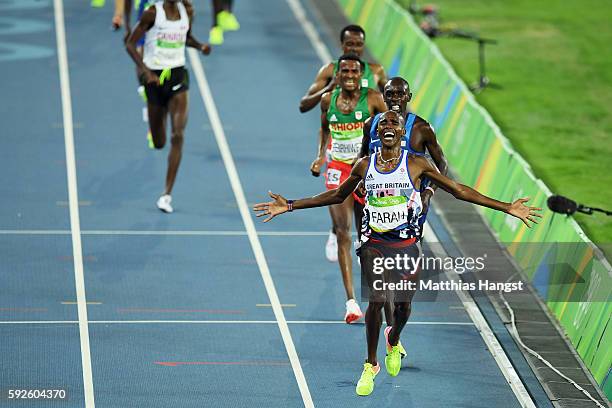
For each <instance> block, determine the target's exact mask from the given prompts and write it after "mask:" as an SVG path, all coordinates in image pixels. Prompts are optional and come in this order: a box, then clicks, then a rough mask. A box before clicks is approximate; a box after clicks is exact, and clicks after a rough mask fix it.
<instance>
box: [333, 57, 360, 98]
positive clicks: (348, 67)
mask: <svg viewBox="0 0 612 408" xmlns="http://www.w3.org/2000/svg"><path fill="white" fill-rule="evenodd" d="M338 75H339V80H340V87H341V88H342V89H344V90H345V91H354V90H356V89H359V84H360V82H361V64H360V63H359V61H353V60H343V61H341V62H340V67H339V69H338Z"/></svg>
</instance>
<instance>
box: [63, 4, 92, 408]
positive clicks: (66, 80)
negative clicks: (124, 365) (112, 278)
mask: <svg viewBox="0 0 612 408" xmlns="http://www.w3.org/2000/svg"><path fill="white" fill-rule="evenodd" d="M53 9H54V15H55V33H56V41H57V60H58V65H59V76H60V87H61V95H62V114H63V119H64V121H63V124H64V142H65V146H66V173H67V176H68V203H69V209H70V233H71V235H72V255H73V259H74V279H75V286H76V295H77V296H76V297H77V303H78V305H77V308H78V318H79V337H80V339H81V363H82V366H83V391H84V394H85V407H86V408H94V407H95V403H94V389H93V378H92V371H91V353H90V350H89V327H88V325H87V299H86V297H85V279H84V277H83V249H82V247H81V223H80V220H79V197H78V193H77V175H76V160H75V153H74V130H73V128H72V99H71V95H70V75H69V73H68V52H67V47H66V28H65V25H64V5H63V3H62V0H54V1H53Z"/></svg>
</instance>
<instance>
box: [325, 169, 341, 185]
mask: <svg viewBox="0 0 612 408" xmlns="http://www.w3.org/2000/svg"><path fill="white" fill-rule="evenodd" d="M341 174H342V172H341V171H340V170H338V169H327V184H329V185H330V186H338V185H340V175H341Z"/></svg>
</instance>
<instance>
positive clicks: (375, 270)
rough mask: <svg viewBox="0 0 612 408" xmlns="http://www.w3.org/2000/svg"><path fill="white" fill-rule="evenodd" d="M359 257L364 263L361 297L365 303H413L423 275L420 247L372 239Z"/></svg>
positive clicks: (406, 243) (360, 252)
mask: <svg viewBox="0 0 612 408" xmlns="http://www.w3.org/2000/svg"><path fill="white" fill-rule="evenodd" d="M357 254H358V255H359V258H360V261H361V297H362V301H364V302H385V301H390V302H411V301H412V298H413V296H414V293H415V292H416V289H417V288H418V284H419V283H418V281H419V275H420V271H421V268H420V265H421V264H420V263H419V257H420V256H421V246H420V243H419V242H417V241H416V238H412V239H410V240H407V241H404V242H382V241H378V242H376V241H374V240H372V239H370V240H368V241H367V242H365V243H363V244H362V245H361V247H360V248H359V249H358V251H357Z"/></svg>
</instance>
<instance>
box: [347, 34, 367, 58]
mask: <svg viewBox="0 0 612 408" xmlns="http://www.w3.org/2000/svg"><path fill="white" fill-rule="evenodd" d="M364 43H365V41H364V40H363V34H361V33H360V32H354V31H345V32H344V39H343V40H342V51H343V53H344V54H350V55H355V56H357V57H361V54H363V47H364Z"/></svg>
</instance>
